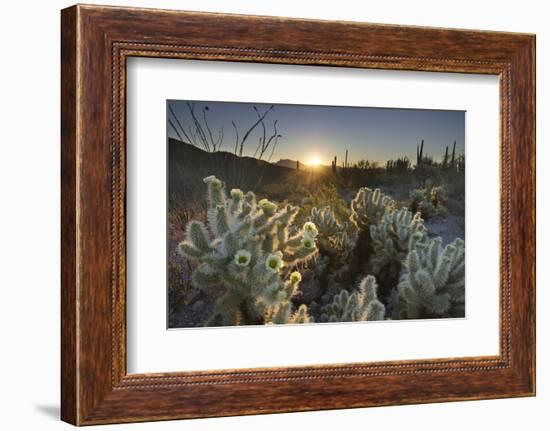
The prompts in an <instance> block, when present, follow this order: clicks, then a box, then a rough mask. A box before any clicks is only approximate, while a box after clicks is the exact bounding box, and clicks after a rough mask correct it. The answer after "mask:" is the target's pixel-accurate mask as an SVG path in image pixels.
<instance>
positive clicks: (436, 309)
mask: <svg viewBox="0 0 550 431" xmlns="http://www.w3.org/2000/svg"><path fill="white" fill-rule="evenodd" d="M464 257H465V255H464V241H463V240H461V239H458V238H457V239H456V240H454V241H453V242H452V243H451V244H448V245H447V246H445V248H443V250H442V249H441V238H435V239H433V240H431V241H429V242H427V243H417V244H416V245H415V247H414V248H413V249H412V250H411V251H410V252H409V255H408V257H407V261H406V268H405V270H404V272H403V274H402V276H401V280H400V282H399V285H398V298H396V300H395V304H394V308H395V309H394V316H395V317H397V318H409V319H422V318H431V317H464V290H465V289H464V286H465V284H464V276H465V260H464Z"/></svg>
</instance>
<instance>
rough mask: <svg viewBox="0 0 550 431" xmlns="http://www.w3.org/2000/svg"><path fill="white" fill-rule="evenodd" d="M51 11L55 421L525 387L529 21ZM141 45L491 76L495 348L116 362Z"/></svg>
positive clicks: (499, 392)
mask: <svg viewBox="0 0 550 431" xmlns="http://www.w3.org/2000/svg"><path fill="white" fill-rule="evenodd" d="M61 18H62V19H61V52H62V56H61V78H62V81H61V82H62V92H61V107H62V109H61V121H62V133H61V163H62V175H61V176H62V181H61V191H62V197H61V206H62V220H61V221H62V233H61V234H62V238H61V253H62V281H61V293H62V295H61V305H62V322H61V323H62V324H61V339H62V342H61V356H62V361H61V367H62V373H61V375H62V378H61V417H62V419H63V420H64V421H67V422H69V423H72V424H75V425H91V424H103V423H117V422H138V421H151V420H166V419H179V418H195V417H212V416H230V415H241V414H257V413H273V412H288V411H308V410H321V409H339V408H352V407H367V406H381V405H392V404H413V403H426V402H442V401H456V400H474V399H489V398H503V397H513V396H532V395H534V394H535V36H534V35H529V34H514V33H503V32H502V33H501V32H487V31H471V30H450V29H436V28H424V27H403V26H391V25H377V24H363V23H352V22H331V21H313V20H297V19H286V18H274V17H255V16H243V15H221V14H211V13H196V12H179V11H168V10H156V9H134V8H120V7H104V6H92V5H86V6H84V5H77V6H73V7H70V8H68V9H64V10H63V11H62V13H61ZM205 29H208V31H205ZM136 56H137V57H163V58H177V59H195V60H205V61H208V60H217V61H241V62H243V61H244V62H258V63H284V64H297V65H330V66H342V67H355V68H370V69H393V70H416V71H432V72H433V71H440V72H460V73H481V74H493V75H498V76H499V81H500V101H499V102H500V150H501V151H500V157H501V160H500V166H501V168H500V170H501V172H500V173H501V178H500V184H501V187H500V207H501V212H500V220H498V223H499V224H500V286H499V287H500V310H499V312H500V332H499V336H500V351H499V355H498V356H494V357H493V356H491V357H464V358H441V359H430V360H411V361H388V362H376V363H353V364H339V365H327V366H318V365H315V366H301V367H279V368H265V369H257V368H254V369H239V370H226V371H208V370H205V371H201V372H177V373H173V372H172V373H155V374H127V372H126V318H125V316H126V302H125V301H126V284H125V283H126V266H125V264H126V262H125V259H126V257H125V256H126V244H125V239H126V237H125V235H126V234H125V199H126V196H125V193H126V171H125V169H126V165H125V160H126V157H125V153H126V136H125V130H126V111H125V100H126V59H127V58H128V57H136ZM495 222H497V220H495ZM251 393H254V397H251V396H250V394H251ZM306 394H307V396H306Z"/></svg>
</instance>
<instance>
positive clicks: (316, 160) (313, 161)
mask: <svg viewBox="0 0 550 431" xmlns="http://www.w3.org/2000/svg"><path fill="white" fill-rule="evenodd" d="M307 164H308V165H309V166H312V167H316V166H319V165H320V164H321V160H319V157H317V156H312V157H311V158H310V159H309V161H308V162H307Z"/></svg>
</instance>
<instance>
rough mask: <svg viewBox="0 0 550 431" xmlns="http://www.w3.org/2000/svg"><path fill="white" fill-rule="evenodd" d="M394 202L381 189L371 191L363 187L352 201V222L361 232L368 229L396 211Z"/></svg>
mask: <svg viewBox="0 0 550 431" xmlns="http://www.w3.org/2000/svg"><path fill="white" fill-rule="evenodd" d="M394 206H395V203H394V201H393V200H392V199H391V198H390V197H389V196H387V195H384V194H383V193H382V192H380V189H376V190H374V191H373V190H371V189H369V188H367V187H362V188H360V189H359V191H358V192H357V195H356V196H355V198H353V200H352V201H351V216H350V220H351V222H352V223H353V224H354V225H355V226H356V227H357V229H359V230H368V228H369V227H370V226H371V225H373V224H377V223H379V222H380V220H381V219H382V217H383V216H384V214H385V213H386V212H388V211H392V210H393V209H394Z"/></svg>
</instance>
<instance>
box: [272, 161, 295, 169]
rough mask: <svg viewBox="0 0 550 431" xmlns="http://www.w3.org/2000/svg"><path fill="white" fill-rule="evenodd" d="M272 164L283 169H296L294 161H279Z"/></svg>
mask: <svg viewBox="0 0 550 431" xmlns="http://www.w3.org/2000/svg"><path fill="white" fill-rule="evenodd" d="M274 164H275V165H277V166H284V167H285V168H290V169H296V160H291V159H281V160H279V161H278V162H276V163H274Z"/></svg>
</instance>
